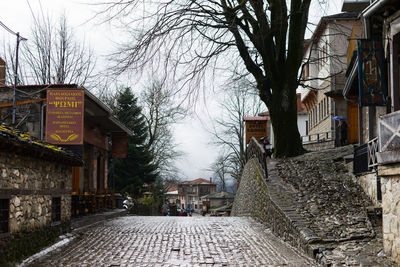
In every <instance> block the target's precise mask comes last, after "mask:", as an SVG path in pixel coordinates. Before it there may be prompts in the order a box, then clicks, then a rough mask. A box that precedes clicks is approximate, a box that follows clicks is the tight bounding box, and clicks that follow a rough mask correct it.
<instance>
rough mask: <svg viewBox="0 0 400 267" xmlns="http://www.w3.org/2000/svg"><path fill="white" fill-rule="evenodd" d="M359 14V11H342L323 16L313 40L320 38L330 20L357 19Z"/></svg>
mask: <svg viewBox="0 0 400 267" xmlns="http://www.w3.org/2000/svg"><path fill="white" fill-rule="evenodd" d="M359 15H360V13H359V12H342V13H337V14H333V15H329V16H325V17H322V18H321V19H320V20H319V22H318V25H317V27H316V28H315V30H314V33H313V35H312V37H311V40H314V41H315V40H318V39H319V36H320V35H321V33H322V32H323V30H324V29H325V27H326V25H327V24H328V22H331V21H336V20H349V19H353V20H355V19H357V18H358V17H359Z"/></svg>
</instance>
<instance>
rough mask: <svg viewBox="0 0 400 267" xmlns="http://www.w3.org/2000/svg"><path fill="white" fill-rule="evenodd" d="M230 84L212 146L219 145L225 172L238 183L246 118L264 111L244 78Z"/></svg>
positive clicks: (217, 119)
mask: <svg viewBox="0 0 400 267" xmlns="http://www.w3.org/2000/svg"><path fill="white" fill-rule="evenodd" d="M233 80H234V82H233V83H231V84H229V85H227V86H229V87H230V88H231V90H230V91H229V94H226V97H225V99H224V100H223V101H222V103H221V104H220V108H221V110H222V114H221V116H219V117H216V118H214V120H213V121H214V122H215V124H214V128H213V129H212V131H211V132H212V134H213V136H214V138H215V140H214V141H213V143H214V144H215V145H218V146H220V147H221V148H222V149H223V151H222V155H223V158H224V160H225V166H226V167H225V168H224V170H225V171H226V172H227V173H228V174H229V175H230V176H231V177H232V178H233V179H234V180H235V181H236V182H239V179H240V175H241V172H242V169H243V167H244V164H245V163H246V162H245V148H246V139H245V123H244V120H243V119H244V117H246V116H255V115H257V114H258V113H260V111H262V108H265V106H264V105H263V103H262V102H261V101H260V99H259V97H258V96H257V94H256V91H257V89H256V88H254V87H252V84H251V83H249V82H248V81H247V80H246V79H244V78H243V77H242V78H241V79H240V80H238V81H236V80H235V79H233Z"/></svg>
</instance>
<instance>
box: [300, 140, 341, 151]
mask: <svg viewBox="0 0 400 267" xmlns="http://www.w3.org/2000/svg"><path fill="white" fill-rule="evenodd" d="M303 147H304V148H305V149H307V150H308V151H319V150H323V149H329V148H334V147H335V141H333V140H332V141H327V142H318V143H310V144H303Z"/></svg>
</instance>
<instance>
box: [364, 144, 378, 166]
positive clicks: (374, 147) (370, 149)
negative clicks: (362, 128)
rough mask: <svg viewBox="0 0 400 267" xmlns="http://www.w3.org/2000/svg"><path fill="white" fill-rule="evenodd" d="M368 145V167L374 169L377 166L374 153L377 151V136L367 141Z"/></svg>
mask: <svg viewBox="0 0 400 267" xmlns="http://www.w3.org/2000/svg"><path fill="white" fill-rule="evenodd" d="M367 145H368V169H376V168H377V167H378V160H377V157H376V153H377V152H378V149H379V146H378V137H375V138H374V139H372V140H371V141H369V142H368V143H367Z"/></svg>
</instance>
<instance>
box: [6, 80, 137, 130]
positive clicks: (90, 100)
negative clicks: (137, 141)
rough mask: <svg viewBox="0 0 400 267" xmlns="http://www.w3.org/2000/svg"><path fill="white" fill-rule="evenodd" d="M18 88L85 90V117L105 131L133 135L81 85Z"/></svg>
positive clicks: (39, 90)
mask: <svg viewBox="0 0 400 267" xmlns="http://www.w3.org/2000/svg"><path fill="white" fill-rule="evenodd" d="M0 88H10V89H12V87H9V86H0ZM17 88H18V89H22V90H37V91H38V93H40V92H41V91H44V90H47V89H54V88H58V89H61V88H66V89H67V88H71V89H72V88H79V89H84V91H85V117H87V119H88V120H89V121H90V122H93V123H96V124H98V125H101V127H102V128H103V129H104V130H105V131H109V132H123V133H126V134H127V135H129V136H132V135H133V132H132V131H131V130H130V129H128V128H127V127H126V126H125V125H124V124H123V123H121V122H120V121H119V120H118V119H117V118H116V117H114V115H113V114H112V113H113V111H112V109H111V108H109V107H108V106H107V105H106V104H104V103H103V102H102V101H101V100H100V99H98V98H97V97H96V96H95V95H94V94H92V93H91V92H89V90H87V89H85V88H82V87H79V86H78V85H76V84H30V85H18V86H17ZM41 89H42V90H41Z"/></svg>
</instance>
